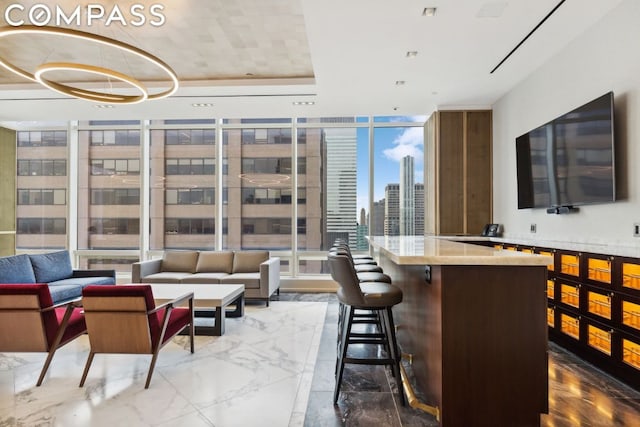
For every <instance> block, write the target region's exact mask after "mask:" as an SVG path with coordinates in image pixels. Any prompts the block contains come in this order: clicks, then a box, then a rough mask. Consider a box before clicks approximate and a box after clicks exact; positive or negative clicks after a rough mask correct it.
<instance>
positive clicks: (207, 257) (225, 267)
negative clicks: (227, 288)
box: [196, 251, 233, 273]
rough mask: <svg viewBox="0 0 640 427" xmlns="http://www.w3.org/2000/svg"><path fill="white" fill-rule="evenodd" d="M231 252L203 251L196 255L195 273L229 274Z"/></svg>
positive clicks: (230, 269)
mask: <svg viewBox="0 0 640 427" xmlns="http://www.w3.org/2000/svg"><path fill="white" fill-rule="evenodd" d="M232 270H233V252H232V251H203V252H200V255H198V264H197V266H196V273H231V271H232Z"/></svg>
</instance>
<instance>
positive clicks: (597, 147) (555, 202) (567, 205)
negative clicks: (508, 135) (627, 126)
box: [516, 92, 616, 213]
mask: <svg viewBox="0 0 640 427" xmlns="http://www.w3.org/2000/svg"><path fill="white" fill-rule="evenodd" d="M613 106H614V104H613V92H609V93H606V94H604V95H602V96H600V97H599V98H596V99H594V100H593V101H590V102H588V103H586V104H584V105H582V106H581V107H578V108H576V109H574V110H572V111H570V112H568V113H566V114H564V115H562V116H560V117H558V118H557V119H555V120H552V121H551V122H549V123H546V124H544V125H542V126H540V127H538V128H536V129H533V130H531V131H530V132H527V133H525V134H524V135H521V136H519V137H518V138H516V158H517V172H518V174H517V175H518V209H525V208H548V209H547V212H549V213H563V212H568V211H570V210H572V208H573V207H574V206H579V205H585V204H594V203H609V202H613V201H615V199H616V186H615V146H614V132H613V129H614V117H613Z"/></svg>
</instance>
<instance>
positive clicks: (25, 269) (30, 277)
mask: <svg viewBox="0 0 640 427" xmlns="http://www.w3.org/2000/svg"><path fill="white" fill-rule="evenodd" d="M0 283H21V284H22V283H27V284H29V283H36V276H35V275H34V274H33V267H32V266H31V261H29V255H14V256H7V257H2V258H0Z"/></svg>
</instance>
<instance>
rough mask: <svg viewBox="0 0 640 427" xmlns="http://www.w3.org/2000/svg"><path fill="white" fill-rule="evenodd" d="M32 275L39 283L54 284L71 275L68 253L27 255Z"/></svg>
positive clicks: (71, 269)
mask: <svg viewBox="0 0 640 427" xmlns="http://www.w3.org/2000/svg"><path fill="white" fill-rule="evenodd" d="M29 259H30V260H31V265H32V266H33V273H34V274H35V276H36V281H37V282H39V283H49V282H55V281H56V280H61V279H66V278H69V277H71V275H72V274H73V268H72V267H71V258H70V257H69V251H57V252H50V253H48V254H36V255H29Z"/></svg>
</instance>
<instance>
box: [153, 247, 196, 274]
mask: <svg viewBox="0 0 640 427" xmlns="http://www.w3.org/2000/svg"><path fill="white" fill-rule="evenodd" d="M197 262H198V252H197V251H165V253H164V256H163V257H162V268H161V269H162V271H174V272H184V273H195V272H196V263H197Z"/></svg>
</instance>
